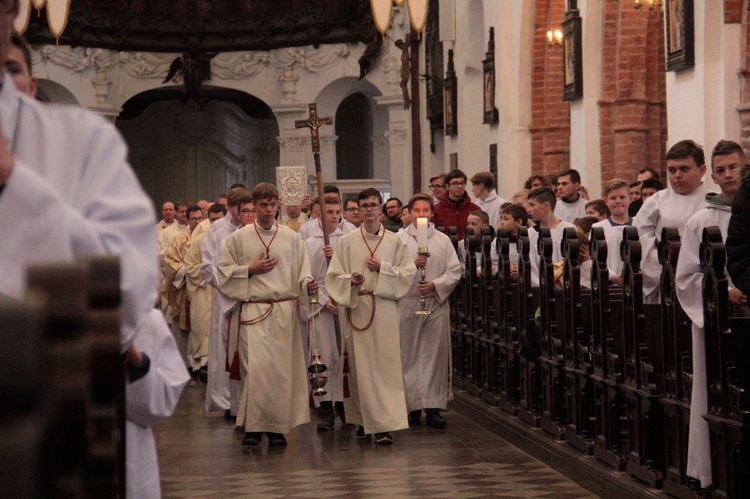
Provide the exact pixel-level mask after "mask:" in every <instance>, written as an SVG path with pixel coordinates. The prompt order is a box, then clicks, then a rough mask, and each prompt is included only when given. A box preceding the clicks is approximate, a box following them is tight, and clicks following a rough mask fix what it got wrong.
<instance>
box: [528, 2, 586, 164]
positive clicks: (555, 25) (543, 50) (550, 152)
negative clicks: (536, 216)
mask: <svg viewBox="0 0 750 499" xmlns="http://www.w3.org/2000/svg"><path fill="white" fill-rule="evenodd" d="M565 3H566V2H563V1H560V0H555V1H552V0H538V1H537V2H536V12H535V16H534V44H533V51H532V57H533V64H532V75H531V171H532V173H533V174H541V175H546V174H549V173H558V172H560V171H562V170H565V169H567V168H569V167H570V105H569V104H568V103H567V102H564V101H563V100H562V95H563V59H562V48H561V47H559V46H550V45H549V44H548V43H547V31H548V30H549V29H552V30H553V31H554V30H555V29H559V28H560V24H561V23H562V22H563V21H564V20H565ZM584 85H585V83H584ZM584 88H585V87H584ZM584 91H585V90H584Z"/></svg>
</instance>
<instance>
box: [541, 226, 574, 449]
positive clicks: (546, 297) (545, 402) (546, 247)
mask: <svg viewBox="0 0 750 499" xmlns="http://www.w3.org/2000/svg"><path fill="white" fill-rule="evenodd" d="M538 243H539V244H538V250H539V301H540V309H541V314H540V315H541V335H542V354H541V356H540V357H539V366H540V368H541V379H542V421H541V427H542V430H544V431H545V432H547V433H549V434H550V435H552V436H553V437H555V438H556V439H559V440H563V439H565V425H566V417H567V416H566V413H565V371H564V370H563V366H564V359H563V343H562V341H561V339H560V335H559V333H558V314H561V309H562V293H561V292H558V291H556V290H555V269H554V266H555V262H554V261H553V260H552V251H553V247H552V245H553V241H552V234H551V232H550V229H549V227H540V230H539V239H538Z"/></svg>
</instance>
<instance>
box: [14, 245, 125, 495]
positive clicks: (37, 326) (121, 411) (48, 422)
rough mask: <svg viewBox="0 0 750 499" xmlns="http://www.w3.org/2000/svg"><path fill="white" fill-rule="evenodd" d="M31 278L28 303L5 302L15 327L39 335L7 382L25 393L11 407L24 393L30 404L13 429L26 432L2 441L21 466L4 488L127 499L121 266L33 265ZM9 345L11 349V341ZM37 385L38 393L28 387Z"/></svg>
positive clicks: (24, 340)
mask: <svg viewBox="0 0 750 499" xmlns="http://www.w3.org/2000/svg"><path fill="white" fill-rule="evenodd" d="M27 275H28V283H29V296H28V298H27V299H26V300H25V303H24V304H14V305H12V306H11V305H10V304H8V303H4V304H3V307H4V308H3V312H2V313H3V317H6V315H7V316H9V317H12V318H13V317H14V319H13V320H11V321H10V322H8V323H6V325H7V326H10V327H12V326H13V324H16V326H19V325H23V324H26V326H27V327H28V328H29V331H25V330H24V331H22V333H21V334H20V335H19V338H16V340H15V341H20V344H19V345H18V347H19V348H18V356H19V357H20V360H24V361H25V362H24V364H23V368H19V365H18V364H17V362H13V363H10V364H9V366H13V369H14V373H13V374H12V375H11V376H9V377H8V378H6V377H5V376H2V377H1V378H0V379H3V380H6V381H8V382H9V383H10V384H15V385H18V386H17V388H15V389H11V391H10V392H9V393H8V394H7V395H8V398H7V399H6V397H5V396H3V405H5V402H6V400H9V401H11V400H12V399H13V396H14V394H15V395H17V394H20V393H23V392H28V401H27V402H22V403H17V404H16V403H14V404H12V405H11V406H10V407H11V408H14V411H16V416H19V418H18V419H13V418H12V417H10V418H9V421H11V422H13V425H17V426H18V429H19V430H20V431H19V432H18V433H17V434H13V435H5V434H4V433H5V431H3V437H8V438H2V439H1V440H2V445H3V446H5V445H6V444H10V445H12V447H11V448H8V449H3V455H4V456H12V455H14V454H15V455H16V457H17V458H16V459H13V463H14V464H15V466H11V467H10V468H7V469H4V470H3V472H0V475H3V474H4V472H9V473H12V475H10V476H3V477H2V480H0V481H1V482H2V483H3V485H6V483H5V482H6V481H7V479H8V478H10V479H11V480H12V482H10V484H9V487H8V488H4V489H3V490H4V491H5V492H6V493H10V492H9V491H13V492H12V493H11V495H12V496H14V497H25V496H28V497H36V496H39V497H96V498H99V497H124V495H125V374H124V365H123V361H122V358H121V356H120V351H119V344H120V341H119V340H120V308H119V307H120V298H119V296H120V291H119V264H118V262H117V259H115V258H96V259H87V260H83V261H79V262H76V263H71V264H55V265H43V266H32V267H30V268H29V269H28V271H27ZM12 307H15V308H16V309H17V311H16V312H14V311H13V308H12ZM29 314H34V315H33V316H31V315H29ZM24 317H25V318H24ZM4 322H5V321H4ZM2 341H3V345H4V346H6V347H7V346H8V342H9V337H8V336H7V335H6V334H5V333H3V334H2ZM28 348H33V350H32V351H31V352H30V351H29V350H28ZM14 355H16V352H14ZM30 370H33V371H34V372H33V373H31V372H27V371H30ZM19 375H21V377H20V378H19ZM27 381H28V382H33V383H34V385H35V387H34V388H31V387H29V386H25V385H26V383H27ZM1 384H2V385H3V386H4V387H5V386H7V385H6V384H5V383H1ZM0 390H3V388H0ZM3 395H6V394H5V393H3ZM28 409H31V411H28ZM23 410H27V412H25V413H24V412H23ZM19 411H20V412H19ZM24 441H25V443H22V442H24ZM6 451H7V452H6ZM26 478H28V480H27V479H26ZM19 479H21V480H19Z"/></svg>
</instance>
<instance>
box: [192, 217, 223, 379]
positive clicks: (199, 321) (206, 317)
mask: <svg viewBox="0 0 750 499" xmlns="http://www.w3.org/2000/svg"><path fill="white" fill-rule="evenodd" d="M214 206H215V207H216V208H214ZM226 212H227V210H226V208H224V207H223V206H222V205H220V204H215V205H213V206H212V207H211V208H209V210H208V222H209V223H213V222H216V221H217V220H220V219H221V218H222V217H223V216H225V215H226ZM204 221H205V220H204ZM202 223H203V222H201V224H202ZM198 227H200V224H198ZM197 230H198V228H197V227H196V229H195V230H194V231H193V234H191V241H190V247H189V248H188V250H187V253H186V254H185V272H186V279H187V297H188V300H190V335H189V337H188V349H187V354H188V360H189V361H190V365H191V366H192V368H193V371H194V372H195V371H197V372H198V378H199V379H200V380H201V381H202V382H204V383H205V382H206V381H207V380H208V333H209V332H210V331H211V310H212V308H213V303H214V292H213V288H212V287H211V286H209V285H208V283H207V282H206V279H205V278H204V277H203V275H201V263H202V261H203V250H202V248H201V246H202V244H203V239H204V238H205V237H206V232H202V233H200V234H198V235H197V236H196V235H195V231H197Z"/></svg>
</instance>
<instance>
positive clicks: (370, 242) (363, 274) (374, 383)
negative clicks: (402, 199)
mask: <svg viewBox="0 0 750 499" xmlns="http://www.w3.org/2000/svg"><path fill="white" fill-rule="evenodd" d="M357 201H358V202H359V207H360V209H361V210H362V213H363V214H364V222H363V223H362V225H361V226H360V228H359V229H358V230H355V231H354V232H350V233H348V234H346V235H344V237H343V238H342V239H341V241H339V243H338V244H337V245H336V247H335V248H334V251H333V258H332V259H331V264H330V266H329V268H328V274H327V275H326V290H327V291H328V294H329V296H330V297H331V298H333V299H334V301H336V303H338V304H339V305H341V306H343V307H345V308H346V309H347V310H346V315H345V320H343V321H342V324H341V327H342V331H343V334H344V337H345V341H344V345H343V346H342V348H343V350H344V353H343V355H344V361H343V365H344V408H345V409H346V420H347V422H349V423H354V424H357V425H359V428H358V429H357V437H358V438H369V437H370V434H373V433H374V434H375V439H376V441H377V442H378V443H379V444H382V445H388V444H391V443H393V437H392V436H391V434H390V432H391V431H396V430H404V429H406V428H408V427H409V423H408V421H407V415H406V402H405V399H404V379H403V376H402V374H401V350H400V340H399V328H398V300H400V299H401V298H403V297H404V296H405V295H406V293H407V292H408V291H409V288H411V285H412V279H413V277H414V273H415V272H416V270H417V269H416V267H415V266H414V260H413V259H412V258H411V256H410V255H409V251H408V249H407V247H406V245H405V244H404V242H403V241H402V240H401V239H400V238H399V237H398V236H397V235H396V234H395V233H393V232H390V231H388V230H386V229H385V228H384V227H383V226H382V224H381V223H380V221H379V215H380V207H381V205H382V204H383V198H382V196H381V195H380V192H378V191H377V190H376V189H372V188H370V189H365V190H363V191H362V192H360V193H359V196H357ZM347 367H348V369H347ZM347 387H349V388H350V392H349V393H347Z"/></svg>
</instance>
